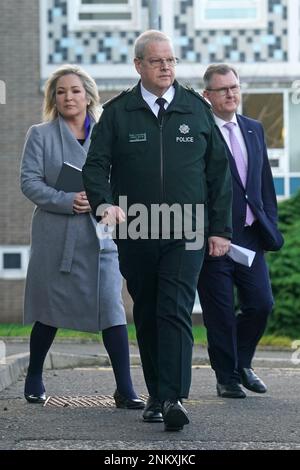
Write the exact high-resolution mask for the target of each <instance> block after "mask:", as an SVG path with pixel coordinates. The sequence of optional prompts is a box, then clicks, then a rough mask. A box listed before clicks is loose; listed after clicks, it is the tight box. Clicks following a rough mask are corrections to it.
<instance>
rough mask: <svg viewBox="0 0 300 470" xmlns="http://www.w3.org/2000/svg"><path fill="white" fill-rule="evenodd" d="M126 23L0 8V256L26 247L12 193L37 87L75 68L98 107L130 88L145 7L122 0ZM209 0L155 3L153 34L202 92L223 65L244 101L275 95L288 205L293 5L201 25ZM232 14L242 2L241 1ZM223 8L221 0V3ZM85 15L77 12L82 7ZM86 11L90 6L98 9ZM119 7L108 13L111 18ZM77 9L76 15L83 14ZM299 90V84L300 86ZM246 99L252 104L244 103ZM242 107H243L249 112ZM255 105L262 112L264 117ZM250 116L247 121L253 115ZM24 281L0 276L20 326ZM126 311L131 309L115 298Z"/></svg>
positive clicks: (296, 176)
mask: <svg viewBox="0 0 300 470" xmlns="http://www.w3.org/2000/svg"><path fill="white" fill-rule="evenodd" d="M128 1H129V3H128V5H129V7H130V8H129V10H130V14H131V17H130V18H131V19H130V21H129V23H130V24H128V25H127V26H126V24H125V23H124V24H121V23H122V22H119V23H117V22H116V23H114V22H113V23H112V24H110V25H109V22H108V23H107V24H106V26H105V24H104V23H103V24H102V25H99V23H97V22H96V23H97V24H96V23H95V24H94V25H93V26H90V25H87V24H85V25H83V24H80V25H79V23H78V21H77V19H78V18H77V19H76V14H77V13H78V12H79V11H81V9H82V5H81V1H80V0H10V1H7V2H4V1H3V2H1V7H0V64H1V67H0V86H1V87H2V85H3V84H5V88H6V104H1V103H2V97H3V94H1V93H2V91H1V90H2V88H0V132H1V145H0V169H1V171H0V197H1V205H0V227H1V230H0V257H1V247H2V248H3V247H6V246H7V247H10V249H11V247H14V246H16V247H19V248H20V247H21V248H22V247H24V246H25V247H26V246H27V247H28V246H29V243H30V239H29V230H30V220H31V214H32V210H33V205H32V204H31V203H30V202H29V201H27V200H26V199H25V198H24V197H23V195H22V194H21V192H20V190H19V165H20V156H21V152H22V147H23V144H24V139H25V135H26V132H27V130H28V128H29V127H30V126H31V125H32V124H34V123H37V122H40V121H41V107H42V89H43V84H44V82H45V80H46V78H47V77H48V76H49V74H50V73H51V72H52V71H54V70H55V69H56V68H57V67H58V66H59V65H61V64H63V63H66V62H76V63H79V64H82V66H83V67H84V68H85V69H86V70H87V71H88V72H89V73H90V74H91V75H92V76H93V77H94V78H95V80H96V81H97V84H98V86H99V90H100V97H101V101H102V102H105V101H106V100H107V99H109V98H110V97H112V96H114V95H115V94H116V93H118V92H119V91H120V90H122V89H123V88H124V87H126V88H127V87H128V86H131V85H132V84H133V83H135V82H136V81H137V78H138V75H137V74H136V72H135V70H134V67H133V65H132V58H133V44H134V41H135V38H136V37H137V36H138V35H139V34H140V33H141V32H142V31H143V30H145V29H147V28H148V25H149V23H148V10H147V7H148V2H149V1H151V0H128ZM213 3H214V2H210V1H208V0H163V1H161V2H160V4H161V15H160V18H159V22H160V26H161V28H162V30H163V31H165V32H166V33H167V34H169V36H171V38H172V39H173V41H174V44H175V53H176V55H177V56H178V57H179V59H180V64H179V66H178V68H177V76H178V77H179V79H180V80H181V81H183V82H189V83H190V84H192V85H193V86H194V87H195V88H197V89H201V86H202V82H201V77H202V75H203V71H204V69H205V68H206V67H207V64H208V63H210V62H215V61H227V62H230V63H233V64H235V65H236V67H237V69H238V70H239V72H240V75H241V80H242V84H243V85H244V89H243V95H244V96H245V95H246V94H247V93H248V94H251V93H253V94H258V95H259V94H261V95H259V96H258V98H257V97H256V98H255V97H254V96H252V102H255V99H256V100H257V102H258V103H260V96H263V94H264V93H270V92H273V93H282V95H283V106H282V109H281V110H280V111H279V112H282V113H283V115H284V124H283V127H282V135H284V138H285V143H284V148H280V149H277V148H274V149H270V154H271V156H273V157H274V159H275V160H276V158H277V157H278V160H280V166H279V168H277V169H276V168H273V173H274V176H275V185H276V190H277V194H278V195H279V196H280V197H287V196H289V195H290V194H292V193H293V192H294V191H296V190H297V188H299V187H300V151H299V150H298V148H299V146H298V127H297V125H296V123H297V122H298V121H299V101H300V98H299V96H300V91H299V92H297V93H298V98H297V99H296V100H293V94H292V86H293V85H292V84H293V83H294V81H295V79H297V78H299V75H300V40H299V38H300V21H299V16H300V14H299V9H300V0H260V1H259V2H258V1H257V5H260V7H261V12H262V17H261V18H260V20H259V21H260V22H259V21H257V22H256V23H255V24H256V26H253V24H252V25H250V26H249V25H248V26H243V25H242V23H241V24H237V22H236V21H234V20H230V19H229V20H228V21H227V22H224V24H223V26H222V27H214V26H211V27H208V22H207V21H206V22H205V21H204V23H201V21H203V18H202V17H201V15H202V16H203V15H204V14H205V11H204V10H203V5H210V4H213ZM238 3H239V6H242V5H243V4H244V5H245V4H246V3H247V2H244V1H243V0H240V1H239V2H238ZM231 4H232V2H226V1H224V2H222V6H223V7H224V8H225V9H226V5H231ZM84 8H85V7H84ZM88 8H96V9H97V8H98V7H97V5H96V6H95V5H94V6H92V7H88ZM118 8H119V7H118V6H116V5H115V6H112V9H115V10H118ZM82 11H83V10H82ZM299 89H300V82H299ZM250 101H251V100H250ZM248 107H249V108H250V107H251V106H250V105H248ZM265 109H267V108H264V107H263V105H261V110H259V109H258V110H257V111H258V115H257V117H259V115H260V114H259V112H260V111H264V110H265ZM253 117H256V116H253ZM23 289H24V279H22V278H20V279H17V280H16V279H15V280H13V279H3V278H1V266H0V321H5V322H10V321H11V322H14V321H17V320H20V319H21V316H22V303H23ZM124 300H125V305H126V310H127V311H128V312H131V310H132V302H131V300H130V298H129V296H128V293H127V292H126V291H124Z"/></svg>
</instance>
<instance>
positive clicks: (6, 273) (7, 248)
mask: <svg viewBox="0 0 300 470" xmlns="http://www.w3.org/2000/svg"><path fill="white" fill-rule="evenodd" d="M29 249H30V247H29V246H20V245H2V246H0V279H25V278H26V273H27V267H28V262H29ZM11 253H16V254H20V255H21V266H20V268H19V269H10V268H4V255H5V254H11Z"/></svg>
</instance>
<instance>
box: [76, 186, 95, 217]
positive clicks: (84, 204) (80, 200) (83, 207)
mask: <svg viewBox="0 0 300 470" xmlns="http://www.w3.org/2000/svg"><path fill="white" fill-rule="evenodd" d="M73 211H74V212H75V213H76V214H85V213H86V212H91V206H90V204H89V201H88V199H87V197H86V193H85V191H81V193H76V194H75V198H74V202H73Z"/></svg>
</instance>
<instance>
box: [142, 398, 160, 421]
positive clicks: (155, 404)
mask: <svg viewBox="0 0 300 470" xmlns="http://www.w3.org/2000/svg"><path fill="white" fill-rule="evenodd" d="M143 419H144V421H146V423H162V422H163V415H162V406H161V402H160V401H159V400H158V398H153V397H149V398H148V400H147V403H146V406H145V409H144V411H143Z"/></svg>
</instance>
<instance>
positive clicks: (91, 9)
mask: <svg viewBox="0 0 300 470" xmlns="http://www.w3.org/2000/svg"><path fill="white" fill-rule="evenodd" d="M67 4H68V10H67V11H68V27H69V30H70V31H77V32H78V31H89V30H91V29H95V28H98V29H105V30H106V31H114V30H116V29H122V31H127V30H129V31H130V30H133V31H134V30H139V29H140V28H141V2H140V0H128V3H127V4H121V3H120V4H115V3H112V4H102V5H99V4H98V5H97V4H90V5H85V4H83V3H82V2H81V0H67ZM128 12H130V13H131V20H117V19H111V20H80V19H79V14H81V13H128Z"/></svg>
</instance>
